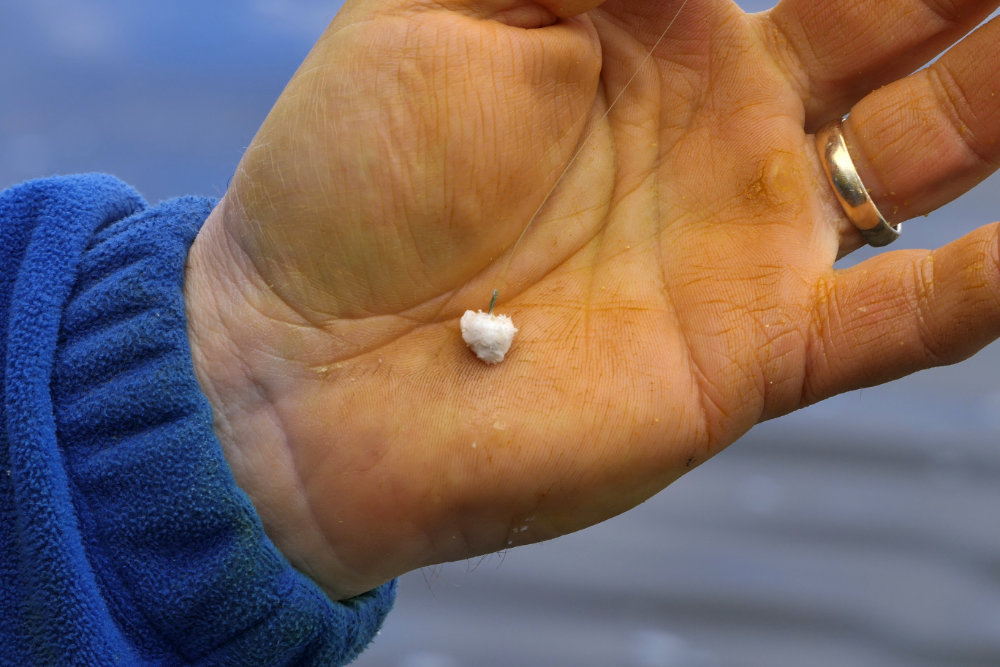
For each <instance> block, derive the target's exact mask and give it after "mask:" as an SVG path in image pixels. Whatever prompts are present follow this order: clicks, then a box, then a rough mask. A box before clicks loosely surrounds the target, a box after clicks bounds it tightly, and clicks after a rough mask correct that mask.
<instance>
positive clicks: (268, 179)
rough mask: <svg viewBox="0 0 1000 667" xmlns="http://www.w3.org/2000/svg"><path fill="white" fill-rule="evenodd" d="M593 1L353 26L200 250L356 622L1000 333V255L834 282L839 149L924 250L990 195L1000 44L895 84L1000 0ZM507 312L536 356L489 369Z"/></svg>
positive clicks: (223, 337) (418, 11)
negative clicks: (482, 354)
mask: <svg viewBox="0 0 1000 667" xmlns="http://www.w3.org/2000/svg"><path fill="white" fill-rule="evenodd" d="M596 4H598V3H596V2H594V1H593V0H576V1H574V0H565V1H563V2H540V3H537V4H536V3H530V2H517V1H516V0H463V1H457V0H456V1H455V2H451V3H449V2H444V3H422V2H416V1H415V0H394V1H393V2H355V3H348V6H347V7H346V8H345V9H344V10H343V11H342V12H341V14H340V15H338V17H337V19H336V20H335V21H334V23H333V24H332V25H331V26H330V28H329V29H328V30H327V32H326V33H325V34H324V36H323V37H322V38H321V40H320V41H319V43H318V44H317V45H316V47H315V49H314V50H313V52H312V53H311V54H310V56H309V57H308V59H307V60H306V61H305V63H304V64H303V65H302V67H301V68H300V70H299V72H298V73H297V74H296V76H295V78H294V79H293V80H292V82H291V83H290V85H289V87H288V88H287V89H286V91H285V92H284V94H283V95H282V97H281V99H280V100H279V101H278V103H277V104H276V106H275V108H274V110H273V111H272V113H271V114H270V116H269V117H268V119H267V121H266V122H265V123H264V125H263V127H262V128H261V130H260V132H259V133H258V135H257V137H256V138H255V140H254V142H253V144H252V145H251V147H250V148H249V149H248V150H247V152H246V154H245V156H244V158H243V160H242V162H241V164H240V167H239V169H238V171H237V174H236V175H235V177H234V179H233V182H232V185H231V187H230V189H229V191H228V192H227V194H226V197H225V198H224V200H223V202H222V204H221V205H220V207H219V208H218V209H217V210H216V211H215V212H214V213H213V216H212V217H211V218H210V219H209V221H208V223H207V224H206V227H205V229H204V230H203V232H202V235H201V236H200V237H199V240H198V241H197V242H196V244H195V247H194V249H193V251H192V257H191V270H190V271H189V279H188V293H189V303H190V306H189V307H190V310H191V316H192V324H191V329H192V340H193V342H194V343H195V353H196V363H197V364H198V370H199V376H200V378H201V380H202V383H203V385H204V386H205V390H206V393H207V394H208V395H209V397H210V399H211V400H212V402H213V406H214V407H215V409H216V412H217V416H218V426H217V431H218V432H219V435H220V439H221V440H222V442H223V445H224V447H225V448H226V454H227V457H228V458H229V460H230V462H231V463H232V465H233V468H234V472H235V474H236V476H237V480H238V481H239V482H240V483H241V485H243V487H244V488H245V489H246V490H247V491H248V492H249V493H250V495H251V497H252V498H253V500H254V502H255V504H256V505H257V507H258V509H259V510H260V512H261V515H262V517H263V519H264V521H265V526H266V528H267V530H268V533H269V534H270V535H271V537H272V538H273V539H274V540H275V541H276V543H277V544H278V546H279V547H281V548H282V549H283V551H284V552H285V553H286V554H287V555H288V556H289V557H290V558H291V559H292V561H293V563H295V564H296V565H297V566H299V567H300V568H302V569H303V570H305V571H307V572H308V573H310V574H311V575H312V576H314V577H315V578H316V579H317V580H318V581H320V582H321V583H322V584H324V586H326V587H327V589H328V590H330V591H331V593H333V594H335V595H337V596H341V597H343V596H348V595H351V594H355V593H358V592H361V591H363V590H366V589H368V588H370V587H372V586H374V585H376V584H378V583H380V582H382V581H384V580H386V579H388V578H391V577H392V576H395V575H397V574H400V573H402V572H405V571H407V570H409V569H412V568H415V567H419V566H421V565H425V564H429V563H434V562H440V561H443V560H451V559H457V558H462V557H467V556H471V555H474V554H479V553H484V552H488V551H492V550H496V549H500V548H503V547H505V546H508V545H511V544H521V543H525V542H530V541H536V540H540V539H545V538H549V537H553V536H556V535H559V534H563V533H566V532H569V531H572V530H576V529H579V528H582V527H584V526H587V525H590V524H593V523H595V522H597V521H600V520H602V519H605V518H607V517H609V516H612V515H614V514H616V513H618V512H621V511H624V510H625V509H628V508H629V507H632V506H634V505H635V504H637V503H639V502H641V501H642V500H644V499H645V498H647V497H649V496H650V495H652V494H654V493H656V492H657V491H659V490H660V489H662V488H663V487H664V486H665V485H667V484H668V483H670V482H671V481H672V480H674V479H676V478H677V477H678V476H679V475H681V474H683V473H684V472H685V471H686V470H689V469H690V468H692V467H693V466H695V465H697V464H698V463H701V462H702V461H704V460H706V459H707V458H708V457H710V456H712V455H713V454H715V453H717V452H718V451H720V449H722V448H723V447H725V446H726V445H728V444H730V443H731V442H733V441H734V440H735V439H736V438H738V437H739V436H740V435H742V434H743V433H744V432H746V431H747V430H748V429H749V428H750V427H752V426H753V425H754V424H756V423H757V422H759V421H761V420H762V419H766V418H769V417H774V416H778V415H781V414H784V413H787V412H789V411H792V410H795V409H797V408H799V407H802V406H803V405H806V404H808V403H810V402H813V401H816V400H820V399H822V398H825V397H827V396H830V395H833V394H835V393H838V392H841V391H845V390H848V389H852V388H856V387H859V386H864V385H870V384H874V383H878V382H884V381H887V380H889V379H892V378H895V377H899V376H901V375H903V374H906V373H909V372H912V371H914V370H917V369H919V368H924V367H927V366H930V365H933V364H938V363H944V362H950V361H956V360H958V359H961V358H964V357H965V356H968V355H969V354H971V353H973V352H974V351H976V350H977V349H979V348H980V347H981V346H983V345H985V344H986V343H987V342H989V341H990V340H992V339H993V338H994V337H995V336H996V335H997V334H998V333H1000V307H998V306H1000V279H998V275H997V257H998V255H997V231H996V229H995V228H992V227H988V228H983V229H981V230H979V231H978V232H976V233H974V234H972V235H970V236H969V237H967V238H965V239H962V240H960V241H957V242H955V243H953V244H951V245H950V246H947V247H945V248H943V249H941V250H939V251H936V252H934V253H929V252H898V253H887V254H884V255H881V256H880V257H878V258H877V259H875V260H871V261H869V262H867V263H864V264H862V265H860V266H858V267H856V268H853V269H850V270H847V271H835V270H834V269H833V263H834V261H835V259H836V258H837V257H838V256H839V255H841V254H843V253H845V252H849V251H850V250H852V249H854V248H855V247H857V246H858V244H859V243H860V237H859V236H858V234H857V232H856V231H855V230H854V229H853V228H852V227H850V225H849V223H847V222H846V221H845V220H843V219H842V215H841V212H840V210H839V209H838V208H837V206H836V203H835V200H833V198H832V194H831V192H830V191H829V186H828V185H827V184H826V182H825V180H824V177H823V174H822V172H821V171H820V168H819V164H818V160H817V156H816V150H815V148H814V145H813V138H812V133H813V132H815V130H816V129H817V128H818V127H819V125H820V124H821V123H823V122H825V121H828V120H830V119H834V118H839V117H840V116H842V115H844V114H845V113H847V112H849V111H851V116H850V119H849V121H848V123H847V126H846V127H847V130H846V131H847V133H848V138H849V140H850V141H851V146H852V152H853V153H854V155H855V160H856V162H857V163H858V165H859V169H860V171H861V173H862V176H863V177H864V178H865V182H866V184H868V185H869V187H870V189H871V191H872V193H873V196H874V197H875V199H876V201H877V202H878V203H879V205H880V207H881V208H883V211H884V212H885V213H886V214H887V217H890V219H891V220H892V221H894V222H895V221H899V220H902V219H905V218H909V217H912V216H914V215H918V214H921V213H924V212H927V211H928V210H930V209H932V208H934V207H936V206H938V205H940V204H942V203H944V202H947V201H949V200H950V199H953V198H955V197H956V196H958V195H959V194H961V193H962V192H963V191H964V190H966V189H967V188H968V187H971V185H972V184H974V183H975V182H977V181H978V180H980V179H982V178H983V177H985V176H986V175H988V174H989V173H990V172H991V171H992V170H993V168H995V166H996V164H997V160H998V157H1000V146H998V138H1000V95H996V94H995V93H997V92H1000V91H998V90H997V84H996V83H995V72H996V71H997V69H998V67H1000V47H998V46H997V44H1000V24H997V22H995V21H994V22H993V23H992V24H988V25H987V26H985V27H983V28H980V29H979V30H978V31H976V32H975V33H973V34H972V35H971V36H969V37H967V38H966V39H965V40H964V41H963V43H962V44H961V45H960V46H959V47H958V48H956V49H955V50H953V51H952V52H950V53H949V54H948V55H947V56H945V57H944V58H943V59H942V60H940V61H939V62H938V63H936V64H935V66H934V69H933V70H930V71H924V72H922V73H919V74H916V75H912V76H910V77H908V78H905V79H901V80H899V81H896V82H895V83H892V82H893V81H895V80H896V79H898V78H899V77H902V76H904V75H906V74H907V73H908V72H910V71H912V70H914V69H915V68H918V67H919V66H921V65H922V64H924V63H925V62H926V61H927V60H929V59H931V58H932V57H934V56H936V55H937V54H938V53H939V51H940V50H942V49H943V48H944V47H946V46H947V45H948V44H950V43H951V42H953V41H955V40H957V39H959V38H960V37H962V35H963V34H964V33H965V32H967V31H968V30H969V29H971V28H972V27H974V26H975V25H976V23H977V22H979V21H980V20H982V18H983V17H984V16H986V15H988V14H989V12H990V11H991V10H992V9H993V8H994V7H995V6H996V5H997V4H998V3H997V2H982V1H979V2H971V1H965V2H958V3H949V4H948V7H949V8H950V9H949V11H951V14H950V15H949V14H944V13H943V12H944V10H943V9H942V6H941V5H942V3H939V2H931V1H930V0H927V1H924V0H893V1H892V2H882V3H877V4H876V5H875V9H873V10H871V11H870V12H867V14H866V12H865V10H864V9H863V7H862V6H861V5H860V3H857V2H853V1H850V2H849V1H848V0H835V1H834V2H826V3H812V2H808V1H807V0H785V2H783V3H782V4H780V5H779V6H778V7H777V8H776V9H775V10H772V11H771V12H770V13H768V14H764V15H745V14H744V13H743V12H742V11H740V10H739V9H738V8H737V7H736V6H735V5H732V4H730V3H729V2H727V1H725V0H688V1H687V2H686V3H683V2H682V1H681V0H672V1H664V2H647V1H640V0H615V1H613V2H607V3H604V4H603V5H600V6H599V7H594V5H596ZM584 12H586V13H584ZM875 12H878V13H879V14H878V15H876V14H875ZM675 19H676V20H675ZM671 21H674V22H673V24H672V25H671ZM668 25H669V30H667V28H668ZM665 30H666V35H665V37H664V38H663V39H662V41H660V40H659V38H660V37H661V35H663V33H664V31H665ZM885 34H892V35H893V37H894V39H885V38H884V36H885ZM654 46H655V50H654V52H653V55H652V58H651V59H650V60H649V61H647V62H646V64H645V66H643V67H642V68H641V69H639V70H638V72H637V68H638V66H639V65H640V63H642V62H643V59H644V57H645V56H646V54H647V53H648V52H649V51H650V50H651V49H653V47H654ZM633 74H636V76H635V77H634V78H633ZM890 83H891V85H889V86H887V87H885V88H881V89H879V90H877V91H876V92H871V91H872V90H875V89H876V88H879V87H880V86H882V85H884V84H890ZM619 95H620V97H619ZM567 167H568V169H567ZM564 172H565V173H564ZM550 193H551V196H550ZM539 207H541V208H540V210H539ZM536 210H538V215H537V216H535V213H536ZM529 222H531V224H530V226H529ZM525 229H527V231H526V232H525ZM522 232H525V233H524V236H523V238H520V237H521V234H522ZM519 238H520V240H518V239H519ZM494 289H498V290H499V294H500V299H499V301H498V305H497V309H498V310H499V311H500V312H504V313H506V314H509V315H511V316H512V317H513V319H514V322H515V324H516V325H517V326H518V327H519V328H520V333H519V334H518V337H517V338H516V339H515V342H514V347H513V349H512V350H511V352H510V353H509V356H508V358H507V360H505V361H504V362H503V363H501V364H499V365H497V366H486V365H484V364H482V363H481V362H480V361H478V360H477V359H476V358H475V357H474V356H473V355H472V354H471V353H470V352H469V350H468V349H466V347H465V345H464V344H463V342H462V340H461V337H460V335H459V331H458V318H459V317H460V316H461V314H462V312H463V311H464V310H466V309H469V308H471V309H477V308H482V309H485V308H486V306H487V305H488V304H489V300H490V295H491V293H492V291H493V290H494Z"/></svg>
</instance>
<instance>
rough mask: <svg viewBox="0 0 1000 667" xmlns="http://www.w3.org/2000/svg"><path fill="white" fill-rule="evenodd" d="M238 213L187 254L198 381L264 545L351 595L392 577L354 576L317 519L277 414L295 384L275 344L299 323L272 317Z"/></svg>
mask: <svg viewBox="0 0 1000 667" xmlns="http://www.w3.org/2000/svg"><path fill="white" fill-rule="evenodd" d="M232 214H233V213H232V210H231V209H230V208H229V207H228V205H227V201H226V200H225V199H223V200H222V201H221V202H220V204H219V205H218V206H217V207H216V208H215V209H214V210H213V211H212V214H211V215H210V216H209V218H208V220H207V221H206V222H205V225H204V226H203V228H202V230H201V232H200V233H199V235H198V237H197V238H196V239H195V242H194V244H193V245H192V247H191V250H190V253H189V255H188V262H187V266H186V269H185V280H184V299H185V306H186V311H187V317H188V338H189V340H190V344H191V351H192V361H193V364H194V369H195V374H196V376H197V378H198V382H199V385H200V386H201V389H202V392H203V393H204V394H205V396H206V397H207V398H208V400H209V403H210V404H211V406H212V411H213V418H214V422H213V426H214V430H215V433H216V437H217V438H218V440H219V443H220V445H221V447H222V451H223V454H224V455H225V458H226V460H227V462H228V463H229V466H230V468H231V470H232V473H233V476H234V478H235V480H236V483H237V484H238V485H239V486H240V488H242V489H243V491H244V492H245V493H246V494H247V495H248V496H249V498H250V500H251V502H252V503H253V505H254V508H255V509H256V510H257V513H258V515H259V517H260V519H261V522H262V523H263V526H264V530H265V532H266V534H267V535H268V537H269V538H270V539H271V540H272V542H274V544H275V546H277V548H278V549H279V550H280V551H281V552H282V553H283V554H284V555H285V557H286V558H287V559H288V560H289V562H290V563H291V564H292V565H293V566H294V567H295V568H296V569H298V570H300V571H302V572H303V573H305V574H307V575H308V576H310V577H311V578H312V579H313V580H314V581H316V582H317V583H318V584H319V585H320V586H321V587H322V588H323V589H324V590H325V591H326V592H327V594H328V595H330V596H331V597H333V598H334V599H343V598H347V597H352V596H354V595H357V594H360V593H363V592H365V591H367V590H370V589H372V588H374V587H375V586H377V585H379V584H381V583H383V582H384V581H385V580H387V579H388V578H389V577H385V578H381V579H378V578H376V579H372V578H369V577H365V576H362V575H360V574H359V573H356V572H350V571H348V570H347V568H345V567H344V566H343V565H342V563H340V561H339V559H338V557H337V555H336V553H335V551H334V550H333V549H331V547H330V545H329V544H328V542H327V541H326V539H325V537H324V534H323V531H322V530H321V528H320V526H319V525H318V524H317V522H316V520H315V518H314V515H313V512H312V510H311V508H310V506H309V500H308V496H307V494H306V492H305V489H304V486H303V484H302V481H301V479H300V476H299V472H298V470H297V468H296V465H295V458H294V452H293V448H292V446H291V443H290V442H289V438H288V435H287V431H286V428H285V427H284V424H285V422H286V421H287V416H286V415H282V414H281V406H282V403H283V402H284V403H287V402H288V401H289V397H288V396H287V394H286V390H287V389H288V385H289V384H290V382H289V381H287V380H281V378H293V377H295V375H296V372H295V370H294V369H291V368H288V366H289V365H290V364H291V362H289V361H288V360H287V359H284V358H283V357H282V355H280V354H276V353H275V348H276V346H274V345H272V344H271V343H272V342H273V341H275V340H279V339H280V337H281V333H280V330H282V329H286V328H288V327H293V328H294V327H295V325H294V324H290V323H289V322H288V321H281V320H282V319H284V318H276V317H274V315H273V313H272V312H271V311H272V310H273V304H272V303H270V302H268V299H267V292H268V290H267V286H266V285H264V284H263V281H262V280H261V279H260V278H259V276H258V275H257V274H256V272H255V269H254V266H253V263H252V262H251V261H250V260H249V258H248V257H247V256H246V255H245V253H243V251H242V250H241V249H240V248H239V246H238V244H237V243H236V242H235V240H234V239H233V238H232V237H231V236H230V235H229V234H228V233H227V230H226V224H227V221H226V216H228V215H232ZM275 378H279V380H278V381H275Z"/></svg>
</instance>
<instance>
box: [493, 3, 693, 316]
mask: <svg viewBox="0 0 1000 667" xmlns="http://www.w3.org/2000/svg"><path fill="white" fill-rule="evenodd" d="M687 3H688V0H684V2H682V3H681V6H680V7H678V8H677V12H676V13H675V14H674V17H673V18H672V19H670V23H668V24H667V27H665V28H664V29H663V32H661V33H660V36H659V37H657V38H656V41H655V42H654V43H653V46H652V48H650V49H649V51H647V52H646V55H645V56H644V57H643V59H642V60H641V61H639V64H638V65H636V68H635V71H634V72H632V76H630V77H629V79H628V81H626V82H625V85H624V86H622V89H621V90H619V91H618V94H617V95H615V98H614V99H613V100H611V104H609V105H608V108H607V109H605V110H604V113H603V114H601V116H600V117H599V118H598V119H597V121H596V122H595V123H594V127H593V129H591V130H590V132H588V133H587V136H585V137H584V138H583V141H581V142H580V145H579V146H578V147H577V149H576V152H575V153H573V155H572V156H571V157H570V159H569V162H567V163H566V166H565V167H564V168H563V170H562V172H561V173H560V174H559V178H557V179H556V182H555V183H553V184H552V187H551V188H549V191H548V192H546V193H545V197H544V198H543V199H542V203H540V204H539V205H538V208H536V209H535V212H534V213H532V214H531V217H530V218H528V224H526V225H525V226H524V229H522V230H521V234H520V235H519V236H518V237H517V240H515V241H514V245H513V246H512V247H511V249H510V255H509V256H508V257H507V265H506V266H504V269H503V273H501V274H500V279H499V280H498V281H497V283H498V284H500V283H503V282H504V280H505V279H506V278H507V272H508V271H509V270H510V265H511V264H512V263H513V262H514V254H515V253H516V252H517V247H518V246H519V245H521V239H523V238H524V236H525V234H527V233H528V229H530V228H531V225H532V223H534V222H535V218H537V217H538V215H539V214H540V213H541V212H542V209H543V208H545V205H546V204H547V203H548V202H549V199H550V198H551V197H552V193H554V192H555V191H556V188H558V187H559V184H560V183H562V180H563V179H564V178H565V177H566V174H568V173H569V170H570V167H572V166H573V164H574V163H575V162H576V160H577V158H579V157H580V154H581V153H583V149H584V148H586V147H587V143H588V142H589V141H590V138H591V137H592V136H594V133H595V132H597V130H598V128H599V127H600V124H601V123H602V122H603V121H604V119H605V118H607V117H608V115H609V114H610V113H611V110H612V109H614V108H615V105H616V104H618V101H619V100H620V99H621V98H622V95H624V94H625V91H626V90H628V89H629V86H631V85H632V82H633V81H635V78H636V77H637V76H639V72H641V71H642V68H643V67H645V66H646V63H647V62H649V59H650V58H652V57H653V53H655V52H656V49H658V48H659V46H660V44H661V43H662V42H663V40H664V39H665V38H666V36H667V33H668V32H669V31H670V28H671V27H673V25H674V23H676V22H677V17H678V16H680V15H681V12H682V11H683V10H684V7H685V5H687ZM498 294H499V291H498V290H497V289H494V290H493V298H492V299H491V300H490V310H489V312H492V311H493V305H494V304H495V303H496V301H497V295H498Z"/></svg>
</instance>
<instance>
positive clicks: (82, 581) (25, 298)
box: [0, 175, 395, 665]
mask: <svg viewBox="0 0 1000 667" xmlns="http://www.w3.org/2000/svg"><path fill="white" fill-rule="evenodd" d="M211 208H212V202H211V201H209V200H206V199H201V198H183V199H175V200H171V201H168V202H165V203H162V204H159V205H157V206H153V207H150V206H148V205H147V204H146V203H145V202H144V201H143V200H142V199H141V198H140V197H139V196H138V195H137V194H136V193H135V192H134V191H133V190H132V189H131V188H129V187H128V186H126V185H125V184H123V183H121V182H120V181H117V180H115V179H113V178H110V177H107V176H100V175H86V176H76V177H65V178H52V179H44V180H40V181H33V182H29V183H26V184H24V185H21V186H18V187H15V188H12V189H9V190H7V191H5V192H3V193H2V194H0V267H3V270H2V271H0V324H2V330H0V360H2V365H0V384H2V386H3V404H2V406H0V424H2V430H0V664H4V665H7V664H10V665H108V664H119V665H131V664H161V665H174V664H199V665H289V664H306V665H312V664H317V665H337V664H344V663H346V662H349V661H350V660H351V659H352V658H353V657H355V656H356V655H357V654H358V653H359V652H360V651H361V650H362V649H363V648H364V647H365V646H366V645H367V643H368V642H369V641H370V640H371V638H372V637H373V636H374V634H375V632H376V631H377V630H378V627H379V625H380V624H381V622H382V619H383V618H384V616H385V614H386V613H387V612H388V610H389V607H390V606H391V604H392V600H393V597H394V594H395V586H394V584H387V585H385V586H382V587H381V588H378V589H376V590H374V591H372V592H370V593H367V594H365V595H361V596H359V597H357V598H354V599H352V600H348V601H342V602H335V601H331V600H330V599H329V598H327V597H326V596H325V595H324V594H323V593H322V592H321V591H320V590H319V588H318V587H317V586H316V585H315V584H313V583H312V582H311V581H310V580H309V579H308V578H306V577H305V576H303V575H302V574H300V573H299V572H297V571H296V570H294V569H293V568H292V567H291V566H290V565H289V564H288V562H287V561H286V560H285V559H284V558H283V557H282V555H281V554H280V553H279V552H278V551H277V549H276V548H275V547H274V545H273V544H271V542H270V541H269V540H268V539H267V537H266V536H265V535H264V533H263V530H262V528H261V523H260V520H259V518H258V516H257V515H256V513H255V511H254V509H253V506H252V505H251V503H250V501H249V499H248V498H247V497H246V496H245V494H244V493H243V492H242V491H241V490H240V489H239V487H237V485H236V483H235V482H234V480H233V477H232V474H231V472H230V470H229V468H228V466H227V464H226V461H225V459H224V458H223V456H222V450H221V447H220V445H219V443H218V441H217V440H216V438H215V435H214V433H213V431H212V414H211V409H210V407H209V405H208V403H207V400H206V399H205V398H204V396H203V395H202V394H201V392H200V390H199V387H198V384H197V381H196V379H195V377H194V371H193V368H192V364H191V354H190V350H189V347H188V340H187V332H186V321H185V312H184V303H183V299H182V293H181V286H182V279H183V273H184V262H185V258H186V255H187V251H188V248H189V246H190V244H191V242H192V241H193V240H194V237H195V235H196V233H197V231H198V229H199V227H200V226H201V224H202V223H203V222H204V220H205V218H206V217H207V216H208V214H209V212H210V210H211Z"/></svg>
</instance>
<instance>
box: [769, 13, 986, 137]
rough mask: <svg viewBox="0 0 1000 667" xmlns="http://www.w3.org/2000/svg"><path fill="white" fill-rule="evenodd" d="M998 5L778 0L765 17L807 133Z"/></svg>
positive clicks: (911, 68)
mask: <svg viewBox="0 0 1000 667" xmlns="http://www.w3.org/2000/svg"><path fill="white" fill-rule="evenodd" d="M998 5H1000V0H951V1H949V0H881V1H880V2H870V3H869V2H858V1H857V0H830V1H829V2H817V1H816V0H781V2H779V3H778V5H777V6H776V7H775V8H774V9H772V10H771V11H770V12H768V13H767V14H766V15H765V20H766V21H769V25H770V27H772V29H773V30H774V35H775V41H776V44H777V49H778V54H779V57H780V58H781V59H782V60H783V61H784V62H785V63H787V64H788V66H789V67H790V68H791V69H792V70H793V71H794V72H795V73H794V74H793V77H792V79H793V80H794V81H796V82H797V84H798V87H799V93H800V95H801V97H802V100H803V103H804V104H805V108H806V130H807V131H814V130H815V129H816V128H817V127H818V126H819V125H820V124H822V123H823V122H825V121H827V120H830V119H833V118H837V117H840V116H842V115H843V114H844V113H846V112H847V110H848V109H850V107H851V106H852V105H853V104H854V103H855V102H856V101H857V100H859V99H860V98H862V97H864V96H865V95H866V94H868V93H869V92H870V91H872V90H875V89H876V88H878V87H880V86H882V85H884V84H886V83H889V82H891V81H895V80H896V79H898V78H900V77H903V76H906V75H907V74H909V73H911V72H913V71H914V70H916V69H918V68H919V67H921V66H922V65H924V64H925V63H927V62H928V61H929V60H931V59H933V58H934V57H935V56H936V55H938V54H939V53H940V52H941V51H943V50H944V49H945V48H947V47H948V46H949V45H950V44H952V43H954V42H956V41H958V40H959V39H960V38H961V37H962V36H963V35H965V34H966V33H968V32H969V31H970V30H972V28H974V27H975V26H976V25H977V24H978V23H980V22H981V21H982V20H983V19H984V18H986V17H987V16H989V14H990V12H992V11H993V10H994V9H996V7H997V6H998Z"/></svg>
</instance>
